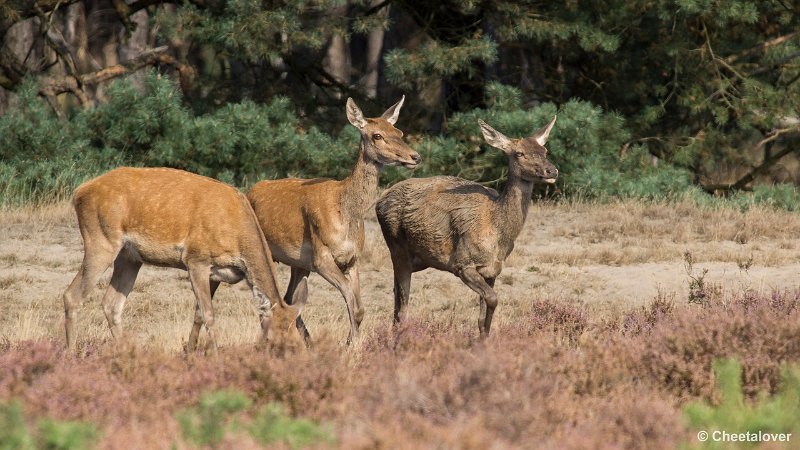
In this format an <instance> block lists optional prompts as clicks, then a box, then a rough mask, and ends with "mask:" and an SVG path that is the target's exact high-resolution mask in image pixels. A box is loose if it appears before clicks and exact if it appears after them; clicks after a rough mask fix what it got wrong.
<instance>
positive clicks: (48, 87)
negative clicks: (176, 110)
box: [39, 46, 195, 108]
mask: <svg viewBox="0 0 800 450" xmlns="http://www.w3.org/2000/svg"><path fill="white" fill-rule="evenodd" d="M168 49H169V48H168V47H167V46H162V47H158V48H154V49H152V50H148V51H146V52H144V53H142V54H141V55H139V56H137V57H135V58H133V59H130V60H128V61H126V62H124V63H122V64H116V65H113V66H110V67H106V68H104V69H101V70H98V71H96V72H91V73H87V74H83V75H78V76H65V77H62V78H50V79H48V80H46V81H45V82H43V83H42V85H41V87H40V88H39V94H40V95H42V96H44V97H47V96H55V95H58V94H63V93H71V94H74V95H75V96H76V97H77V98H78V101H79V102H80V103H81V105H82V106H83V107H84V108H87V107H89V106H91V100H90V99H89V96H88V95H87V94H86V92H85V91H84V90H83V86H86V85H95V84H99V83H102V82H104V81H108V80H111V79H113V78H117V77H120V76H122V75H127V74H130V73H133V72H135V71H137V70H140V69H142V68H144V67H148V66H154V65H156V64H165V65H169V66H172V67H174V68H175V70H177V71H178V74H179V75H180V81H181V88H182V89H183V90H184V91H187V90H188V89H190V88H191V84H192V81H193V80H194V75H195V73H194V69H193V68H192V67H191V66H188V65H186V64H183V63H181V62H179V61H178V60H176V59H175V58H173V57H172V56H171V55H168V54H166V51H167V50H168Z"/></svg>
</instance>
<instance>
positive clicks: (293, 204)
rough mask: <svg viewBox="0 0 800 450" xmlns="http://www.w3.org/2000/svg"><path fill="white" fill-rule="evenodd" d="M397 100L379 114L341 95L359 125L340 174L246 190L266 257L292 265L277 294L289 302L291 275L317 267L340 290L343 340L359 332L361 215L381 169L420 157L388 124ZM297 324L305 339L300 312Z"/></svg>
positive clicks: (293, 284) (262, 184)
mask: <svg viewBox="0 0 800 450" xmlns="http://www.w3.org/2000/svg"><path fill="white" fill-rule="evenodd" d="M404 100H405V96H403V97H402V98H401V99H400V101H399V102H397V103H396V104H394V105H393V106H391V107H390V108H389V109H387V110H386V112H384V113H383V115H381V116H380V117H377V118H365V117H364V114H363V113H362V112H361V109H359V107H358V106H357V105H356V103H355V102H354V101H353V99H352V98H348V99H347V105H346V113H347V119H348V121H349V122H350V123H351V124H352V125H353V126H355V127H356V129H358V131H359V132H360V133H361V141H360V143H359V147H358V157H357V159H356V163H355V166H354V167H353V169H352V171H351V172H350V175H349V176H348V177H346V178H345V179H343V180H333V179H329V178H315V179H297V178H290V179H282V180H266V181H261V182H259V183H257V184H256V185H254V186H253V188H252V189H251V190H250V191H249V192H248V193H247V198H248V199H249V200H250V203H251V204H252V205H253V210H255V213H256V216H257V217H258V223H259V224H260V225H261V229H262V230H263V231H264V236H266V238H267V242H268V245H269V248H270V250H271V251H272V257H273V258H274V259H275V261H277V262H280V263H283V264H286V265H288V266H290V267H291V277H290V280H289V287H288V289H287V291H286V294H285V295H284V300H285V301H286V302H287V303H290V302H291V298H292V297H293V295H294V292H295V289H296V288H297V285H298V282H300V280H301V279H303V278H305V277H308V276H309V274H310V273H311V272H316V273H318V274H319V275H321V276H322V278H324V279H325V280H326V281H327V282H328V283H330V284H332V285H333V286H334V287H335V288H336V289H337V290H338V291H339V292H340V293H341V295H342V297H343V298H344V301H345V305H346V307H347V316H348V319H349V323H350V331H349V334H348V337H347V343H348V344H350V343H352V342H353V341H354V340H355V339H357V338H358V328H359V326H360V324H361V322H362V320H363V317H364V308H363V305H362V303H361V288H360V284H359V269H358V259H359V255H360V254H361V252H362V249H363V247H364V215H365V214H366V213H367V211H369V209H370V208H371V207H372V205H373V203H374V201H375V199H376V198H377V195H378V194H377V187H378V178H379V175H380V172H381V169H382V168H383V167H384V166H398V165H402V166H404V167H406V168H409V169H413V168H415V167H416V166H417V164H419V163H420V161H421V160H422V158H421V157H420V155H419V153H417V152H416V151H414V150H412V149H411V148H410V147H409V146H408V145H407V144H406V143H405V142H404V141H403V132H402V131H400V130H398V129H397V128H395V127H394V125H395V123H397V118H398V116H399V114H400V108H402V106H403V101H404ZM296 325H297V328H298V329H299V330H300V332H301V333H302V334H303V336H304V337H305V339H306V342H310V335H309V332H308V329H307V328H306V326H305V323H304V322H303V318H302V317H298V318H297V323H296Z"/></svg>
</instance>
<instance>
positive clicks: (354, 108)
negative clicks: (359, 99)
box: [347, 98, 367, 129]
mask: <svg viewBox="0 0 800 450" xmlns="http://www.w3.org/2000/svg"><path fill="white" fill-rule="evenodd" d="M347 120H349V121H350V123H352V124H353V126H354V127H356V128H358V129H361V128H364V127H365V126H366V125H367V120H366V119H364V113H362V112H361V109H360V108H359V107H358V105H356V102H354V101H353V99H352V98H348V99H347Z"/></svg>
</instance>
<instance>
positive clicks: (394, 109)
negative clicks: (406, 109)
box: [381, 95, 406, 125]
mask: <svg viewBox="0 0 800 450" xmlns="http://www.w3.org/2000/svg"><path fill="white" fill-rule="evenodd" d="M405 100H406V96H405V95H404V96H402V97H401V98H400V101H399V102H397V103H395V104H394V105H392V106H391V107H390V108H389V109H387V110H386V112H384V113H383V115H382V116H381V117H382V118H384V119H386V121H387V122H389V123H390V124H392V125H394V124H395V123H397V117H398V116H399V115H400V108H402V107H403V102H404V101H405Z"/></svg>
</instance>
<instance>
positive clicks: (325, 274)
mask: <svg viewBox="0 0 800 450" xmlns="http://www.w3.org/2000/svg"><path fill="white" fill-rule="evenodd" d="M314 265H315V267H314V269H315V270H316V272H317V273H319V274H320V276H322V278H324V279H325V280H326V281H327V282H328V283H330V284H332V285H333V286H334V287H335V288H336V289H338V290H339V292H341V294H342V297H344V303H345V305H346V306H347V317H348V318H349V319H350V334H348V336H347V344H348V345H349V344H351V343H353V341H355V340H356V339H358V322H357V321H356V316H355V313H354V312H353V305H354V304H355V302H356V300H355V294H354V293H353V289H352V288H351V287H350V281H349V280H348V279H347V277H346V276H345V275H344V273H342V271H341V270H340V269H339V266H337V265H336V261H334V259H333V256H332V255H331V254H330V252H327V251H325V252H319V253H317V260H316V261H315V262H314Z"/></svg>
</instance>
